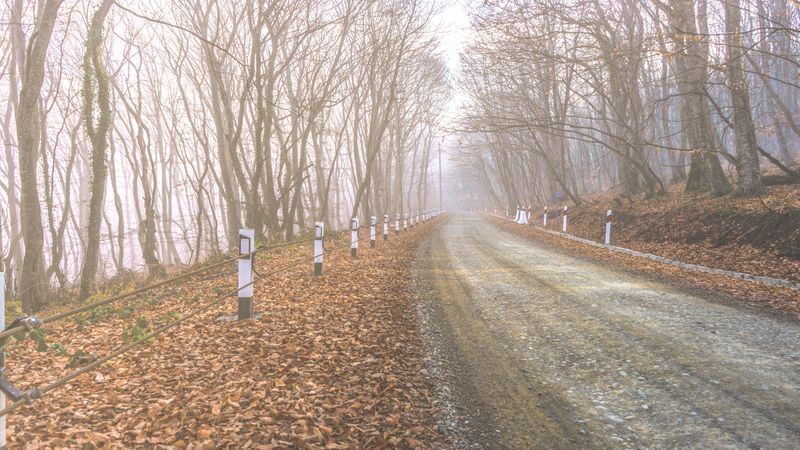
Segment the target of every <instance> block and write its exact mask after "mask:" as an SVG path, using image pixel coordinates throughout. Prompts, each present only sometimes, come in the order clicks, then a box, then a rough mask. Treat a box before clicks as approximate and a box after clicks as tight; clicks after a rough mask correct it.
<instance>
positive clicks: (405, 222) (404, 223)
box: [403, 213, 408, 231]
mask: <svg viewBox="0 0 800 450" xmlns="http://www.w3.org/2000/svg"><path fill="white" fill-rule="evenodd" d="M403 231H408V213H403Z"/></svg>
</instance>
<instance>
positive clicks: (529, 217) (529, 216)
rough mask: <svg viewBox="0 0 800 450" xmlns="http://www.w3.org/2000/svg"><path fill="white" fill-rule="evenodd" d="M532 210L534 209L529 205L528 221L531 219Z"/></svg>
mask: <svg viewBox="0 0 800 450" xmlns="http://www.w3.org/2000/svg"><path fill="white" fill-rule="evenodd" d="M531 211H532V209H531V207H530V206H528V222H530V221H531Z"/></svg>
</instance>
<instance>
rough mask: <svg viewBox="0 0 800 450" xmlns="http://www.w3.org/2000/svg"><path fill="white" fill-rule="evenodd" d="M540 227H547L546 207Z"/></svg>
mask: <svg viewBox="0 0 800 450" xmlns="http://www.w3.org/2000/svg"><path fill="white" fill-rule="evenodd" d="M542 226H543V227H546V226H547V206H545V207H544V218H543V219H542Z"/></svg>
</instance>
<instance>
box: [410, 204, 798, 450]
mask: <svg viewBox="0 0 800 450" xmlns="http://www.w3.org/2000/svg"><path fill="white" fill-rule="evenodd" d="M414 277H415V283H416V288H417V291H418V292H419V293H420V296H421V299H422V301H421V302H420V306H419V318H420V323H421V328H422V332H423V334H424V336H425V338H426V346H427V348H426V349H425V350H426V353H427V354H428V372H429V376H430V377H431V378H432V379H434V381H435V382H436V383H437V385H438V386H439V402H440V406H441V408H442V410H443V414H442V419H441V421H442V425H443V426H444V428H445V429H446V430H447V431H448V432H449V433H450V434H451V436H452V437H453V439H454V441H455V443H456V445H457V446H459V447H469V448H609V447H614V448H645V447H646V448H653V447H657V448H664V447H670V448H676V447H677V448H687V447H691V448H798V447H800V323H798V322H797V321H793V320H790V319H783V318H781V317H778V316H775V315H770V314H767V313H761V312H754V311H749V310H746V309H744V308H739V307H735V306H731V305H726V304H722V303H718V302H714V301H711V300H708V299H704V298H702V297H698V296H694V295H691V294H687V293H686V292H683V291H682V290H681V289H680V287H675V286H670V285H667V284H663V283H657V282H653V281H650V280H648V279H647V278H645V277H638V276H635V275H631V274H630V273H627V272H623V271H620V270H616V269H614V268H611V267H606V266H602V265H598V264H595V263H590V262H587V261H585V260H581V259H578V258H575V257H571V256H569V255H567V254H562V253H559V252H556V251H554V250H553V249H550V248H546V247H543V246H540V245H538V244H537V243H535V242H534V241H532V240H529V239H526V238H523V237H519V236H516V235H513V234H511V233H508V232H505V231H502V230H500V229H498V228H497V227H495V226H493V225H492V224H490V223H489V222H486V221H484V220H482V219H481V218H480V217H477V216H469V215H459V216H454V217H452V218H451V219H450V220H449V221H448V222H446V223H445V224H444V225H443V226H441V227H440V228H439V229H438V231H437V232H435V233H434V234H433V235H432V236H431V237H430V238H429V239H428V240H427V241H426V243H425V244H424V245H423V247H422V248H421V249H420V251H419V254H418V257H417V262H416V265H415V268H414Z"/></svg>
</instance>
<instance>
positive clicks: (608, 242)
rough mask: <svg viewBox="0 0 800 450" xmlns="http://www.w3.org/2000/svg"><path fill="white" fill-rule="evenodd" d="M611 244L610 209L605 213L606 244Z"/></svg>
mask: <svg viewBox="0 0 800 450" xmlns="http://www.w3.org/2000/svg"><path fill="white" fill-rule="evenodd" d="M609 244H611V210H610V209H609V210H608V212H607V213H606V245H609Z"/></svg>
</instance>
